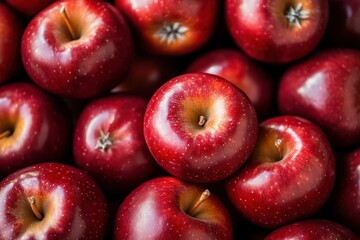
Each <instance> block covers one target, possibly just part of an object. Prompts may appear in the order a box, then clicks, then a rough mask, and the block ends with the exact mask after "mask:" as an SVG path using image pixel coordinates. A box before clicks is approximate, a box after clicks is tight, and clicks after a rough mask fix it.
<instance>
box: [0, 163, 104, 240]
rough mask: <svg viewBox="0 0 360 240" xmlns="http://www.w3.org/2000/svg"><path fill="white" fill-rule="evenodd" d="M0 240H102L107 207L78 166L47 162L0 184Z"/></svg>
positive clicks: (96, 187) (100, 193) (19, 172)
mask: <svg viewBox="0 0 360 240" xmlns="http://www.w3.org/2000/svg"><path fill="white" fill-rule="evenodd" d="M0 205H1V206H0V238H1V239H103V237H104V234H105V231H106V227H107V226H106V221H107V216H108V209H107V203H106V200H105V196H104V194H103V193H102V191H101V189H100V188H99V187H98V186H97V185H96V183H95V181H94V180H93V179H92V178H91V177H89V176H88V175H86V174H85V173H83V172H82V171H80V170H79V169H77V168H74V167H71V166H69V165H64V164H59V163H42V164H37V165H32V166H30V167H27V168H23V169H21V170H19V171H16V172H14V173H12V174H11V175H9V176H7V177H6V178H5V179H3V180H2V181H1V182H0Z"/></svg>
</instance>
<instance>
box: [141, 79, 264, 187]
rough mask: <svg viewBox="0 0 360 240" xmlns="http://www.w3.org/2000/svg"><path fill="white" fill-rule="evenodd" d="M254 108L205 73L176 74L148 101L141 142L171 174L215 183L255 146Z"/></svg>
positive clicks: (237, 91) (230, 86) (241, 95)
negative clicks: (144, 143)
mask: <svg viewBox="0 0 360 240" xmlns="http://www.w3.org/2000/svg"><path fill="white" fill-rule="evenodd" d="M257 131H258V122H257V116H256V112H255V109H254V106H253V104H252V103H251V101H250V99H249V98H248V97H247V96H246V94H245V93H244V92H242V91H241V90H240V89H239V88H237V87H236V86H235V85H233V84H231V83H230V82H228V81H227V80H225V79H223V78H222V77H219V76H216V75H213V74H207V73H188V74H183V75H179V76H177V77H175V78H173V79H171V80H169V81H168V82H166V83H165V84H164V85H162V86H161V87H160V88H159V89H158V90H157V91H156V92H155V94H154V95H153V96H152V98H151V99H150V102H149V104H148V106H147V109H146V112H145V119H144V134H145V140H146V143H147V145H148V147H149V150H150V152H151V153H152V155H153V156H154V158H155V160H156V161H157V162H158V163H159V165H160V166H161V167H163V168H164V169H165V170H166V171H168V172H169V173H170V174H172V175H174V176H176V177H179V178H182V179H186V180H189V181H194V182H214V181H218V180H221V179H224V178H226V177H228V176H229V175H230V174H232V173H234V172H235V171H236V170H237V169H239V167H240V166H241V165H242V164H243V163H244V162H245V161H246V160H247V158H248V156H249V155H250V153H251V151H252V150H253V148H254V146H255V142H256V137H257Z"/></svg>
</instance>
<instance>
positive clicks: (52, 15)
mask: <svg viewBox="0 0 360 240" xmlns="http://www.w3.org/2000/svg"><path fill="white" fill-rule="evenodd" d="M21 51H22V58H23V63H24V65H25V70H26V71H27V73H28V75H29V76H30V78H31V79H32V80H33V81H34V82H35V83H37V84H38V85H39V86H41V87H42V88H44V89H46V90H47V91H50V92H52V93H54V94H58V95H61V96H65V97H69V98H92V97H95V96H99V95H100V94H104V93H107V92H109V91H110V90H111V89H112V88H113V87H115V85H116V84H118V83H119V81H120V80H121V77H120V76H122V75H124V74H125V71H126V69H127V68H128V66H129V65H130V62H131V61H130V58H131V55H132V41H131V35H130V31H129V28H128V26H127V23H126V22H125V20H124V19H123V17H122V15H121V14H120V12H119V11H118V10H117V9H116V8H115V7H113V6H112V5H111V4H110V3H106V2H103V1H98V0H78V1H71V0H62V1H57V2H55V3H54V4H52V5H51V6H49V7H48V8H46V9H44V10H43V11H41V12H40V13H39V14H38V15H36V16H35V17H34V18H32V20H31V22H30V23H29V24H28V26H27V28H26V29H25V32H24V35H23V38H22V50H21Z"/></svg>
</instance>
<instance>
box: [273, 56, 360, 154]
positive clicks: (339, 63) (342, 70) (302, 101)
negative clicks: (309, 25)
mask: <svg viewBox="0 0 360 240" xmlns="http://www.w3.org/2000/svg"><path fill="white" fill-rule="evenodd" d="M278 108H279V111H280V113H282V114H292V115H298V116H302V117H305V118H307V119H309V120H311V121H313V122H314V123H316V124H318V125H319V126H320V127H322V128H323V130H324V131H325V133H326V134H327V136H328V138H329V140H330V142H331V143H332V145H333V146H334V147H336V148H350V147H355V146H359V144H360V121H359V119H360V52H359V51H356V50H353V49H328V50H324V51H323V52H321V53H318V54H316V55H314V56H312V57H311V58H309V59H307V60H306V61H303V62H301V63H299V64H296V65H294V66H293V67H291V68H290V69H288V70H286V72H285V73H284V75H283V77H282V79H281V81H280V85H279V89H278Z"/></svg>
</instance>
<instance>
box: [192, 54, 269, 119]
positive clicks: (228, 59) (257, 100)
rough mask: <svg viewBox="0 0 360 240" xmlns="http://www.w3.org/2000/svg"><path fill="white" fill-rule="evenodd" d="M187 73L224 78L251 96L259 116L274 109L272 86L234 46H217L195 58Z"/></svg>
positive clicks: (263, 74)
mask: <svg viewBox="0 0 360 240" xmlns="http://www.w3.org/2000/svg"><path fill="white" fill-rule="evenodd" d="M187 72H205V73H211V74H215V75H218V76H220V77H223V78H225V79H226V80H228V81H229V82H231V83H232V84H234V85H235V86H237V87H238V88H240V89H241V90H243V91H244V92H245V93H246V95H247V96H248V97H249V98H250V100H251V101H252V103H253V104H254V107H255V109H256V112H257V114H258V116H259V118H260V119H265V118H266V117H267V116H269V115H270V113H271V111H272V110H273V104H274V99H273V97H274V94H273V92H274V90H275V88H274V86H273V83H272V79H271V78H270V76H269V75H268V73H267V72H266V71H265V70H264V69H262V67H261V66H260V65H259V64H257V63H255V62H254V61H252V60H251V59H250V58H249V57H247V56H246V55H245V54H243V53H242V52H240V51H238V50H235V49H216V50H213V51H210V52H207V53H205V54H203V55H201V56H199V57H198V58H196V59H194V60H193V62H192V63H190V65H189V66H188V68H187Z"/></svg>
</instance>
